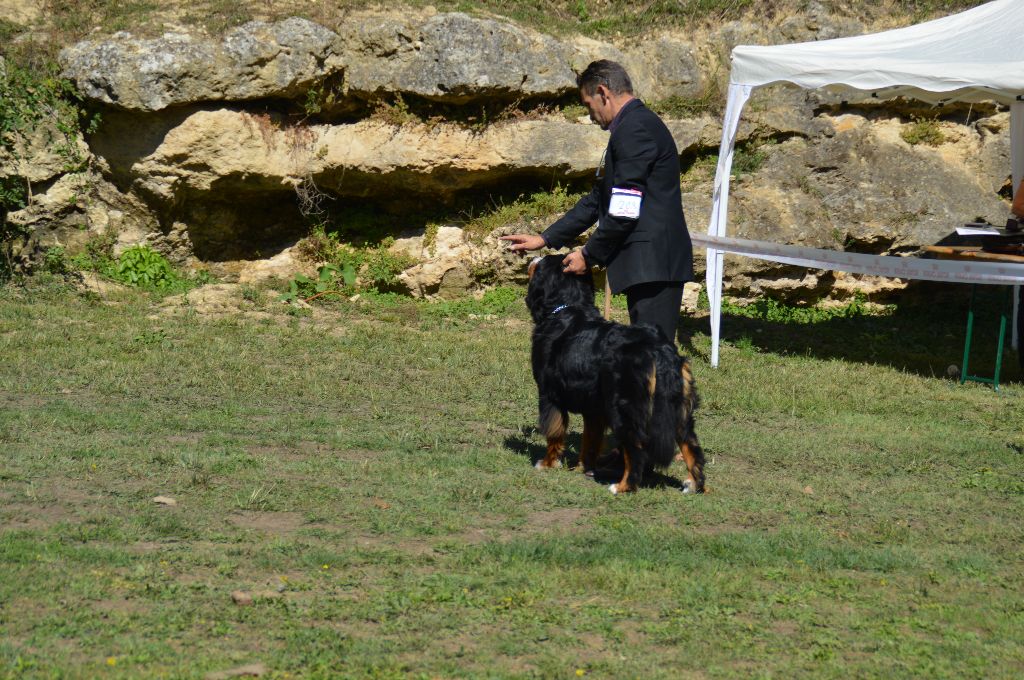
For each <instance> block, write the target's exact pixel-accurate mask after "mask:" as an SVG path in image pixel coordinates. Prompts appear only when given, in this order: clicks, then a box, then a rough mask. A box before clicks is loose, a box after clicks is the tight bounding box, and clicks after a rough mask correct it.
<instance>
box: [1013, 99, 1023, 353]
mask: <svg viewBox="0 0 1024 680" xmlns="http://www.w3.org/2000/svg"><path fill="white" fill-rule="evenodd" d="M1010 167H1011V172H1012V175H1013V179H1012V180H1011V181H1012V182H1013V193H1014V194H1016V193H1017V189H1018V188H1019V187H1020V183H1021V180H1024V102H1022V101H1015V102H1013V103H1012V104H1010ZM1019 308H1020V286H1014V287H1013V323H1012V324H1011V326H1012V331H1011V332H1010V346H1011V347H1013V349H1017V348H1018V347H1019V346H1020V338H1019V337H1017V311H1018V310H1019Z"/></svg>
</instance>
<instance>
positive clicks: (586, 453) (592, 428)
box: [580, 416, 605, 472]
mask: <svg viewBox="0 0 1024 680" xmlns="http://www.w3.org/2000/svg"><path fill="white" fill-rule="evenodd" d="M604 428H605V424H604V418H603V417H602V416H584V417H583V442H582V443H581V444H580V469H581V470H582V471H583V472H589V471H591V470H593V469H594V464H595V463H596V462H597V459H598V458H600V457H601V450H602V449H603V448H604Z"/></svg>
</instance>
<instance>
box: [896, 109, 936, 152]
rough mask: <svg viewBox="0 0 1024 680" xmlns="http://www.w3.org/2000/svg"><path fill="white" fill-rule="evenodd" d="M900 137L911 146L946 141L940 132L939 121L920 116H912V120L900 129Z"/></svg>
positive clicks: (929, 144) (931, 144)
mask: <svg viewBox="0 0 1024 680" xmlns="http://www.w3.org/2000/svg"><path fill="white" fill-rule="evenodd" d="M900 137H902V138H903V141H904V142H906V143H907V144H909V145H911V146H917V145H918V144H926V145H928V146H939V145H940V144H942V143H943V142H945V141H946V136H945V135H944V134H942V128H940V127H939V121H937V120H936V119H934V118H921V117H920V116H914V122H913V123H910V124H909V125H907V126H905V127H904V128H903V129H902V130H901V131H900Z"/></svg>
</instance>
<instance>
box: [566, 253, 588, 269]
mask: <svg viewBox="0 0 1024 680" xmlns="http://www.w3.org/2000/svg"><path fill="white" fill-rule="evenodd" d="M562 271H563V272H565V273H566V274H585V273H586V272H587V259H586V258H585V257H583V252H582V251H580V250H574V251H572V252H571V253H569V254H568V255H566V256H565V259H564V260H562Z"/></svg>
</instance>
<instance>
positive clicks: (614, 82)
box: [576, 59, 633, 97]
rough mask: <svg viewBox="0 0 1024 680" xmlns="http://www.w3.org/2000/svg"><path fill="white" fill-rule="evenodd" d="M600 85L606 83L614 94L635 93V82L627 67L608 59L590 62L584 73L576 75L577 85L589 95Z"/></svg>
mask: <svg viewBox="0 0 1024 680" xmlns="http://www.w3.org/2000/svg"><path fill="white" fill-rule="evenodd" d="M598 85H604V86H605V87H607V88H608V89H609V90H610V91H611V93H612V94H633V82H632V81H631V80H630V79H629V74H628V73H626V69H624V68H623V67H622V64H619V63H618V62H614V61H609V60H608V59H599V60H597V61H592V62H590V65H589V66H587V68H586V69H584V70H583V73H581V74H579V75H578V76H576V86H577V87H578V88H580V92H582V93H583V94H585V95H587V96H588V97H589V96H591V95H593V94H594V92H595V91H597V86H598Z"/></svg>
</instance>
